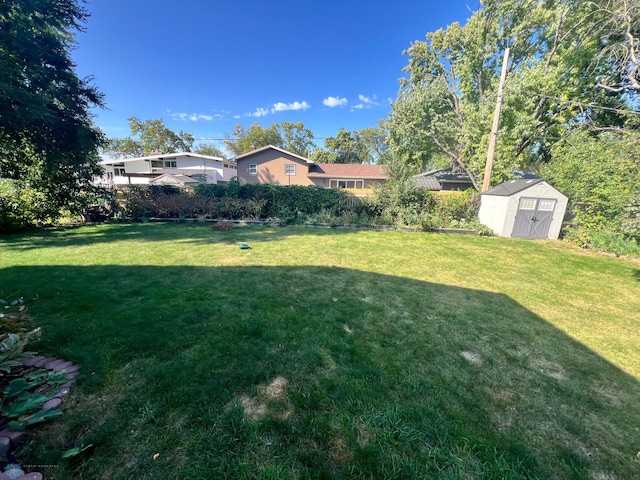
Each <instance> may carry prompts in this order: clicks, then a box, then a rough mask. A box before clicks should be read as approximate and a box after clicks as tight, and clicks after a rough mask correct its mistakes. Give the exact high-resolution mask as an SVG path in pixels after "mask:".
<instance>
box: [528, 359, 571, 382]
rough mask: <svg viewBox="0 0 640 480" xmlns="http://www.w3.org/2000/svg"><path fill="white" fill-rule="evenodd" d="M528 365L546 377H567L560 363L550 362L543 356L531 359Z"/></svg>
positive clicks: (560, 378)
mask: <svg viewBox="0 0 640 480" xmlns="http://www.w3.org/2000/svg"><path fill="white" fill-rule="evenodd" d="M530 365H531V367H532V368H534V369H536V370H538V371H539V372H540V373H542V374H544V375H546V376H547V377H551V378H555V379H556V380H564V379H566V378H567V376H566V374H565V371H564V368H563V367H562V365H559V364H557V363H554V362H550V361H548V360H546V359H544V358H539V359H534V360H531V363H530Z"/></svg>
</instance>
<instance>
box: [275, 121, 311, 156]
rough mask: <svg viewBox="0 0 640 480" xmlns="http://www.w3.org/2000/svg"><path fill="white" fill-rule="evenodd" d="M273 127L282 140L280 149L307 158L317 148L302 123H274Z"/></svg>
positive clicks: (309, 131) (309, 132)
mask: <svg viewBox="0 0 640 480" xmlns="http://www.w3.org/2000/svg"><path fill="white" fill-rule="evenodd" d="M275 127H276V129H277V130H278V133H280V137H281V138H282V148H284V149H285V150H288V151H289V152H292V153H295V154H297V155H300V156H302V157H307V158H309V157H310V156H311V155H312V154H313V152H314V151H315V150H316V149H317V148H318V147H317V146H316V144H315V143H314V142H313V138H314V136H313V132H312V131H311V130H309V129H308V128H306V127H305V126H304V124H303V123H302V122H298V123H291V122H282V123H276V124H275Z"/></svg>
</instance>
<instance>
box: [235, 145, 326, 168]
mask: <svg viewBox="0 0 640 480" xmlns="http://www.w3.org/2000/svg"><path fill="white" fill-rule="evenodd" d="M269 149H272V150H277V151H279V152H280V153H284V154H286V155H291V156H292V157H296V158H298V159H300V160H302V161H303V162H306V163H309V164H312V163H314V162H312V161H311V160H309V159H308V158H305V157H303V156H301V155H298V154H297V153H292V152H290V151H288V150H285V149H283V148H279V147H276V146H273V145H267V146H266V147H262V148H258V149H256V150H251V151H250V152H247V153H243V154H242V155H238V156H237V157H235V158H234V159H233V160H234V161H235V162H236V163H238V160H241V159H245V158H247V157H250V156H252V155H255V154H256V153H260V152H264V151H266V150H269Z"/></svg>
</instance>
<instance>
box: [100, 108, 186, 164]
mask: <svg viewBox="0 0 640 480" xmlns="http://www.w3.org/2000/svg"><path fill="white" fill-rule="evenodd" d="M128 121H129V128H130V129H131V136H129V137H127V138H114V139H111V140H109V146H108V148H107V153H108V154H109V155H111V156H113V157H116V158H120V157H141V156H144V155H149V154H151V153H153V152H159V153H175V152H190V151H191V149H192V148H193V142H194V140H195V139H194V137H193V135H192V134H190V133H186V132H183V131H182V130H180V132H178V133H176V132H174V131H173V130H171V129H169V128H167V126H166V125H165V124H164V121H163V120H162V119H156V120H145V121H142V120H139V119H138V118H137V117H129V118H128Z"/></svg>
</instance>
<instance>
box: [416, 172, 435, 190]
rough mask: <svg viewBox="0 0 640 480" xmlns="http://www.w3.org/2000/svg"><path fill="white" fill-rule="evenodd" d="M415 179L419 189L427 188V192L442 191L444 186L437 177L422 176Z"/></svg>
mask: <svg viewBox="0 0 640 480" xmlns="http://www.w3.org/2000/svg"><path fill="white" fill-rule="evenodd" d="M413 178H415V180H416V185H417V186H418V188H426V189H427V190H442V185H441V184H440V182H439V181H438V179H437V178H435V177H421V176H420V175H416V176H415V177H413Z"/></svg>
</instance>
